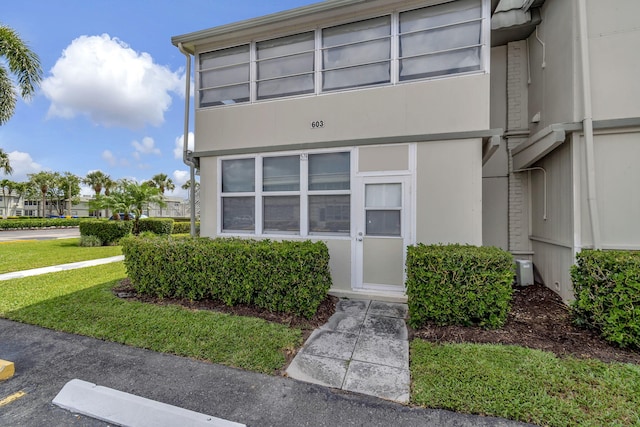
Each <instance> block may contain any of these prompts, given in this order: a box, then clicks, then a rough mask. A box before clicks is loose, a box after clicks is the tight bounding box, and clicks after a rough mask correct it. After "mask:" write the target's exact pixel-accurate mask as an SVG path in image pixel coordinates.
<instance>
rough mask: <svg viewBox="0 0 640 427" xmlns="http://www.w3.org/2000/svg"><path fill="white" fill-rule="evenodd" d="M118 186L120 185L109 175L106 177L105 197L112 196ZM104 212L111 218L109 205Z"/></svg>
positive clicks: (104, 184)
mask: <svg viewBox="0 0 640 427" xmlns="http://www.w3.org/2000/svg"><path fill="white" fill-rule="evenodd" d="M117 184H118V183H117V182H116V181H114V180H112V179H111V177H110V176H109V175H107V176H106V177H105V180H104V183H103V186H104V195H105V196H108V195H109V194H111V189H112V188H115V187H116V185H117ZM104 211H105V214H106V217H107V218H109V205H107V206H106V207H105V208H104Z"/></svg>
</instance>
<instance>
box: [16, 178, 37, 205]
mask: <svg viewBox="0 0 640 427" xmlns="http://www.w3.org/2000/svg"><path fill="white" fill-rule="evenodd" d="M14 189H15V190H16V194H17V195H18V200H17V201H16V203H17V204H20V199H21V198H23V197H24V196H28V195H29V194H31V193H32V192H33V185H32V183H31V182H16V183H15V185H14Z"/></svg>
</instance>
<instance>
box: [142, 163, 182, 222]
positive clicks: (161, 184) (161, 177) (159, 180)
mask: <svg viewBox="0 0 640 427" xmlns="http://www.w3.org/2000/svg"><path fill="white" fill-rule="evenodd" d="M147 183H148V184H149V186H151V187H155V188H158V189H159V190H160V194H161V195H162V196H163V197H164V191H165V190H169V191H173V190H174V189H175V188H176V186H175V185H174V184H173V181H172V180H171V178H169V177H168V176H167V174H164V173H159V174H157V175H154V176H152V177H151V180H149V181H147ZM160 216H162V205H160Z"/></svg>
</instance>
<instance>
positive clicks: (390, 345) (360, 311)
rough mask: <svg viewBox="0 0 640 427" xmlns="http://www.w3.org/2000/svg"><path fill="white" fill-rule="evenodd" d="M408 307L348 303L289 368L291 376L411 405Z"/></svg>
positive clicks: (340, 306)
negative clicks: (406, 321) (406, 322)
mask: <svg viewBox="0 0 640 427" xmlns="http://www.w3.org/2000/svg"><path fill="white" fill-rule="evenodd" d="M406 316H407V305H406V304H396V303H387V302H381V301H369V300H346V299H342V300H340V301H339V302H338V304H337V306H336V312H335V314H334V315H333V316H331V318H330V319H329V321H328V322H327V323H326V324H325V325H323V326H322V327H320V328H319V329H317V330H315V331H314V332H313V333H312V334H311V336H310V337H309V339H308V340H307V342H306V343H305V344H304V346H303V347H302V349H301V350H300V352H298V354H297V355H296V357H295V358H294V359H293V361H292V362H291V364H290V365H289V367H288V368H287V374H288V375H289V376H290V377H291V378H295V379H299V380H302V381H307V382H311V383H315V384H320V385H324V386H328V387H333V388H339V389H343V390H347V391H353V392H357V393H363V394H367V395H370V396H376V397H380V398H383V399H388V400H393V401H396V402H400V403H407V402H409V394H410V385H411V380H410V374H409V342H408V341H407V326H406V324H405V320H404V319H405V318H406Z"/></svg>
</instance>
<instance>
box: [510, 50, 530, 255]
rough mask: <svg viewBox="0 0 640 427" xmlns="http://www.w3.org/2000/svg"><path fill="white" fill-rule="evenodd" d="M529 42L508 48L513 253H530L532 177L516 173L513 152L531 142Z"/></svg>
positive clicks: (511, 241) (511, 239)
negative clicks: (518, 146)
mask: <svg viewBox="0 0 640 427" xmlns="http://www.w3.org/2000/svg"><path fill="white" fill-rule="evenodd" d="M527 60H528V58H527V46H526V42H525V41H518V42H512V43H509V44H508V45H507V132H506V139H507V149H508V150H509V250H510V251H512V252H526V251H528V250H530V245H529V214H528V197H529V196H528V191H527V190H528V174H527V173H524V172H521V173H513V159H512V157H511V149H512V148H514V147H516V146H517V145H518V144H520V143H521V142H523V141H526V140H527V135H526V132H528V129H529V118H528V115H529V114H528V96H527V93H528V83H527V80H528V71H527Z"/></svg>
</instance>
